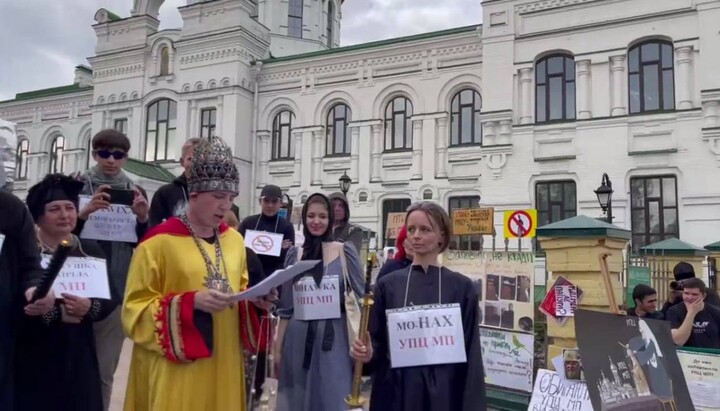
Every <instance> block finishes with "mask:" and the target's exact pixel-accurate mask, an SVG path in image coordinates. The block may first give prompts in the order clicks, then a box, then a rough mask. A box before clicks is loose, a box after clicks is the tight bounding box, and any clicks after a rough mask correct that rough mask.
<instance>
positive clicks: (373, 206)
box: [0, 0, 720, 249]
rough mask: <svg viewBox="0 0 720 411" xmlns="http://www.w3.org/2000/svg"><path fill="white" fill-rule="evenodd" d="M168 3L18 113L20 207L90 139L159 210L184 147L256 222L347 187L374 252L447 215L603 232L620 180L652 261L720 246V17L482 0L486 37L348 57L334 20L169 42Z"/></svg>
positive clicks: (329, 9) (331, 8)
mask: <svg viewBox="0 0 720 411" xmlns="http://www.w3.org/2000/svg"><path fill="white" fill-rule="evenodd" d="M161 3H162V1H152V0H147V1H145V0H142V1H141V0H138V1H136V2H135V5H134V7H133V10H132V12H131V16H130V17H127V18H120V17H118V16H116V15H114V14H112V13H110V12H108V11H107V10H100V11H98V13H97V15H96V20H97V24H96V25H95V26H94V29H95V32H96V34H97V37H98V42H97V47H96V53H95V56H93V57H91V58H90V59H89V62H90V68H85V67H79V68H78V69H77V76H76V81H75V84H74V85H72V86H66V87H60V88H57V89H50V90H40V91H37V92H29V93H22V94H18V95H17V97H16V99H14V100H11V101H7V102H0V118H3V119H5V120H9V121H12V122H14V123H16V124H17V135H18V160H19V161H20V162H21V163H22V162H24V163H23V164H21V165H18V170H24V171H23V172H24V173H26V174H22V175H18V176H17V180H18V181H16V183H15V187H16V189H17V190H18V192H19V193H22V190H23V189H25V188H26V185H24V184H29V183H30V182H32V181H35V180H37V179H38V178H40V177H42V175H44V174H45V173H46V172H48V171H49V170H56V169H58V165H59V166H60V167H59V169H61V170H62V171H64V172H70V171H76V170H83V169H85V168H86V167H87V166H88V155H89V151H88V141H89V138H90V137H91V135H92V132H93V131H95V130H99V129H102V128H109V127H115V128H118V129H121V130H123V131H124V132H126V133H127V134H128V136H129V137H130V138H131V140H132V144H133V147H132V150H131V156H132V157H133V158H134V159H137V161H134V162H133V163H132V164H131V166H130V168H131V170H130V172H131V173H133V175H134V176H136V177H137V178H138V180H140V181H141V182H142V183H143V184H145V185H148V186H149V187H148V189H149V191H151V192H152V191H153V190H154V189H155V188H156V187H157V186H158V185H159V184H161V183H162V182H163V181H165V180H167V179H168V178H169V176H170V175H171V174H173V173H174V174H178V173H179V172H180V169H179V165H178V163H177V160H178V157H179V149H180V146H181V145H182V142H183V141H185V140H186V139H188V138H191V137H195V136H201V137H205V138H207V137H209V136H213V135H217V136H222V137H223V138H224V139H225V140H226V141H228V143H229V144H230V145H231V146H232V148H233V152H234V153H235V156H236V161H237V164H238V166H239V167H240V170H241V175H242V187H244V188H245V191H244V192H243V193H242V195H241V196H240V197H239V200H238V205H239V206H240V208H241V213H242V214H243V215H247V214H249V213H251V212H253V211H256V209H257V202H256V198H257V195H258V192H259V188H261V187H262V186H263V185H264V184H267V183H271V182H272V183H274V184H277V185H279V186H281V187H282V188H283V189H284V190H286V192H287V193H288V194H289V195H290V196H291V198H293V199H295V200H296V202H298V203H302V201H303V199H304V198H306V197H307V196H308V195H309V194H311V193H313V192H316V191H322V192H326V193H329V192H331V191H337V190H338V178H339V177H340V176H341V175H342V174H344V173H347V174H348V175H349V176H350V177H351V179H352V181H353V184H352V186H351V188H350V191H349V193H348V195H349V197H350V203H351V214H352V216H353V221H355V222H357V223H359V224H362V225H364V226H366V227H368V228H369V229H371V230H373V231H376V232H378V233H382V232H383V231H384V227H385V226H386V221H385V218H386V216H387V214H388V213H389V212H393V211H402V210H404V208H405V207H407V206H408V205H409V204H410V203H411V202H413V201H417V200H433V201H437V202H439V203H441V204H443V205H444V206H446V207H448V208H449V209H457V208H467V207H475V206H478V205H479V204H482V205H483V206H492V207H494V208H495V210H496V217H495V218H496V228H497V231H498V233H500V234H499V236H498V240H500V241H501V240H502V239H501V238H500V237H502V234H501V233H502V232H503V230H502V228H503V227H502V225H503V221H502V220H503V218H502V212H503V211H505V210H515V209H526V208H536V209H537V210H538V220H539V221H538V225H543V224H546V223H549V222H553V221H558V220H560V219H563V218H567V217H571V216H574V215H576V214H587V215H591V216H594V217H595V216H600V215H601V213H602V210H601V208H600V205H599V204H598V201H597V198H596V196H595V193H594V190H595V189H596V188H597V187H598V186H599V185H600V182H601V178H602V175H603V173H607V175H608V176H609V179H610V180H611V182H612V188H613V190H614V194H613V197H612V199H613V215H614V223H615V224H617V225H619V226H622V227H625V228H627V229H630V230H632V232H633V246H634V247H635V248H639V247H641V246H643V245H646V244H650V243H653V242H657V241H660V240H662V239H665V238H669V237H679V238H681V239H683V240H684V241H687V242H689V243H693V244H696V245H700V246H702V245H705V244H708V243H711V242H714V241H716V240H717V238H716V237H717V234H716V233H717V232H719V231H720V188H718V187H717V185H716V184H714V183H715V181H718V179H720V169H718V160H720V55H719V54H718V53H717V52H716V50H718V49H720V38H718V36H717V32H718V30H719V29H720V25H719V23H718V22H720V0H485V1H484V2H483V3H482V5H483V7H482V14H483V15H482V16H478V20H480V19H481V18H482V21H483V25H482V26H480V25H478V26H472V27H460V28H456V29H450V30H444V31H440V32H433V33H426V34H421V35H416V36H410V37H404V38H398V39H391V40H386V41H379V42H373V43H367V44H360V45H354V46H349V47H338V45H339V42H340V21H341V6H342V4H341V2H340V1H338V0H258V1H250V0H213V1H205V2H197V1H193V0H190V1H188V5H187V6H184V7H181V8H180V9H179V10H180V13H181V15H182V17H183V22H184V23H183V27H182V29H177V30H162V31H158V30H157V27H158V20H157V10H159V6H160V4H161ZM60 138H62V140H59V139H60ZM23 144H24V145H23ZM21 156H22V157H21ZM23 165H25V166H24V167H23ZM23 180H24V181H25V183H23ZM483 240H485V244H484V246H485V247H488V244H489V240H490V237H489V236H486V237H485V238H482V237H481V236H475V237H472V236H471V237H462V238H455V239H454V244H453V245H454V246H455V247H456V248H467V249H470V248H473V249H477V248H479V247H480V246H481V245H482V243H483ZM381 243H382V242H381ZM531 246H532V243H531V242H530V241H527V242H523V247H524V248H526V249H527V248H529V247H531Z"/></svg>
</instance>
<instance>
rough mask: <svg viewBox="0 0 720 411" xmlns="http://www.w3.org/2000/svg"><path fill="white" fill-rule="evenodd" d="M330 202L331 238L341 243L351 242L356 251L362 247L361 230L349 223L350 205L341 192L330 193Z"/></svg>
mask: <svg viewBox="0 0 720 411" xmlns="http://www.w3.org/2000/svg"><path fill="white" fill-rule="evenodd" d="M330 203H331V204H332V207H333V216H334V217H335V221H333V230H332V233H333V240H335V241H340V242H341V243H345V242H351V243H353V244H354V245H355V248H356V249H357V251H358V252H360V249H361V248H362V240H363V230H362V229H361V228H360V227H358V226H357V225H355V224H350V223H349V221H350V206H349V204H348V201H347V198H346V197H345V195H344V194H343V193H333V194H331V195H330Z"/></svg>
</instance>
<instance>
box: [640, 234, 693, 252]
mask: <svg viewBox="0 0 720 411" xmlns="http://www.w3.org/2000/svg"><path fill="white" fill-rule="evenodd" d="M640 251H642V252H643V254H651V255H655V254H661V255H705V254H706V251H705V250H703V249H702V248H700V247H697V246H694V245H692V244H690V243H686V242H685V241H682V240H679V239H677V238H668V239H667V240H662V241H660V242H657V243H653V244H650V245H646V246H645V247H642V248H641V249H640Z"/></svg>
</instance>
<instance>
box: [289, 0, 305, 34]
mask: <svg viewBox="0 0 720 411" xmlns="http://www.w3.org/2000/svg"><path fill="white" fill-rule="evenodd" d="M302 26H303V0H289V1H288V36H290V37H295V38H298V39H301V38H302Z"/></svg>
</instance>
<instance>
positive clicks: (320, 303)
mask: <svg viewBox="0 0 720 411" xmlns="http://www.w3.org/2000/svg"><path fill="white" fill-rule="evenodd" d="M293 310H294V314H293V316H294V318H295V319H296V320H302V321H313V320H326V319H334V318H340V277H339V276H337V275H333V276H323V279H322V281H320V285H319V286H318V285H317V284H316V283H315V279H314V278H312V277H311V276H305V277H302V278H301V279H299V280H298V281H297V282H296V283H295V284H293Z"/></svg>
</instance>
